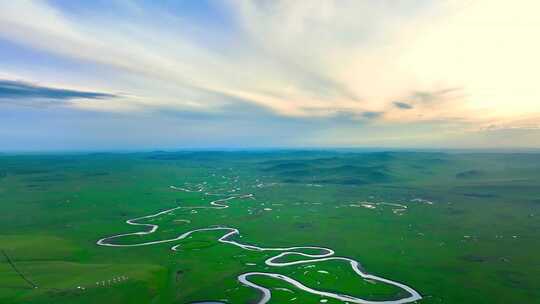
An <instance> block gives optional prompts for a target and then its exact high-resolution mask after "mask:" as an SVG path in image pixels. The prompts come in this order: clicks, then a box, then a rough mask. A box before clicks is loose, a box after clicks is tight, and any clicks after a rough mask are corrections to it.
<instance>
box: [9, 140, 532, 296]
mask: <svg viewBox="0 0 540 304" xmlns="http://www.w3.org/2000/svg"><path fill="white" fill-rule="evenodd" d="M0 205H1V207H2V212H0V226H1V227H2V229H1V231H0V249H1V250H2V255H0V260H1V263H0V303H6V304H8V303H55V304H56V303H193V302H212V303H213V302H216V303H259V302H261V301H263V300H265V299H264V291H265V290H266V291H269V292H270V294H271V298H268V299H266V300H268V303H302V304H304V303H319V302H322V303H331V304H332V303H345V302H348V301H347V300H344V299H343V298H339V297H336V295H342V296H344V297H345V296H348V297H350V299H357V300H358V299H361V300H365V301H372V302H379V301H396V302H399V301H400V300H401V301H403V302H404V303H405V302H407V301H408V300H407V299H410V300H411V301H413V300H416V301H417V302H418V303H425V304H428V303H474V304H477V303H505V304H507V303H540V259H539V258H538V253H539V252H540V242H539V238H540V154H534V153H522V154H517V153H515V154H509V153H506V154H505V153H428V152H370V153H367V152H354V151H353V152H351V151H348V152H347V151H258V152H254V151H251V152H216V151H214V152H159V151H156V152H149V153H116V154H115V153H92V154H82V153H81V154H44V155H37V154H33V155H8V154H4V155H0ZM166 210H169V211H166ZM161 211H165V212H161ZM149 215H153V216H149ZM145 216H149V217H145ZM141 217H143V218H141ZM137 218H139V219H137ZM128 220H132V221H131V222H130V223H126V221H128ZM143 224H144V225H143ZM202 228H211V230H206V231H197V232H193V233H191V234H188V235H184V236H183V237H180V238H179V236H181V235H182V234H185V233H187V232H189V231H193V230H196V229H202ZM232 229H237V232H236V233H232V234H231V235H229V236H228V237H226V238H223V237H224V236H225V235H226V234H227V233H230V232H231V231H232V232H234V230H232ZM150 232H151V233H150ZM119 234H126V235H124V236H117V235H119ZM114 236H117V237H114ZM100 240H101V241H100ZM167 240H170V241H167ZM220 240H221V241H220ZM135 245H136V246H135ZM242 246H244V247H242ZM292 247H317V248H318V247H323V248H328V249H331V250H333V251H334V253H333V254H332V255H330V254H329V252H328V251H325V249H317V248H296V249H290V248H292ZM171 248H173V249H174V250H172V249H171ZM261 248H274V249H275V248H285V249H287V248H289V249H288V250H278V251H272V250H261ZM284 252H290V253H289V254H285V255H282V256H281V257H277V258H274V259H272V258H273V257H276V256H277V255H279V254H281V253H284ZM291 252H292V253H291ZM322 256H328V257H341V258H347V259H350V260H353V261H357V262H358V263H359V264H360V265H359V266H358V269H359V271H360V272H361V273H362V274H369V275H371V276H374V277H368V278H362V277H361V276H360V275H359V274H358V273H357V272H356V271H355V270H354V269H353V267H352V266H351V263H350V260H345V259H326V260H325V259H323V258H321V257H322ZM268 259H270V261H271V262H272V261H273V262H274V263H275V264H276V265H273V264H272V263H268ZM265 261H266V262H265ZM257 273H259V274H257ZM260 273H266V274H268V273H271V274H274V276H273V277H272V276H266V275H261V274H260ZM243 274H252V275H250V276H249V277H247V280H248V281H247V282H246V281H242V280H239V277H241V276H242V275H243ZM283 278H289V279H292V280H294V281H295V282H299V283H301V284H302V286H304V287H306V288H310V290H316V291H321V292H326V293H328V295H321V294H317V293H314V292H309V291H307V290H305V288H299V287H298V286H296V285H294V284H292V283H291V281H287V280H284V279H283ZM378 278H381V279H386V280H388V281H383V280H379V279H378ZM396 284H398V285H396ZM257 286H258V287H257ZM400 286H407V287H410V288H411V289H412V290H414V291H415V292H418V293H419V295H420V296H421V299H419V300H418V299H414V298H411V292H410V291H409V292H408V291H407V290H406V289H404V288H402V287H400ZM354 301H355V300H353V301H352V302H354ZM358 301H360V300H358ZM349 302H350V301H349ZM352 302H350V303H352Z"/></svg>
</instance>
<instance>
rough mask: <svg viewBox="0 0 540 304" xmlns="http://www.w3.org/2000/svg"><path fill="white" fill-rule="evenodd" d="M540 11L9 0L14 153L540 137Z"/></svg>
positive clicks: (399, 4)
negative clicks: (16, 151)
mask: <svg viewBox="0 0 540 304" xmlns="http://www.w3.org/2000/svg"><path fill="white" fill-rule="evenodd" d="M539 10H540V2H538V1H535V0H517V1H506V0H462V1H434V0H433V1H427V0H410V1H390V0H378V1H360V0H351V1H347V0H340V1H323V0H321V1H310V0H305V1H286V0H283V1H277V0H276V1H244V0H238V1H234V0H228V1H227V0H224V1H218V0H216V1H162V2H161V1H160V2H157V1H128V0H115V1H70V0H50V1H25V0H18V1H1V2H0V151H2V150H51V149H53V150H54V149H98V150H99V149H138V148H187V147H189V148H219V147H227V148H242V147H334V146H338V147H396V148H414V147H418V148H524V147H532V148H535V147H536V148H538V147H540V84H539V77H538V73H539V72H540V56H539V55H538V54H540V39H538V37H539V36H540V18H538V16H537V15H538V11H539Z"/></svg>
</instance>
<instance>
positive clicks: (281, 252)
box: [97, 186, 422, 304]
mask: <svg viewBox="0 0 540 304" xmlns="http://www.w3.org/2000/svg"><path fill="white" fill-rule="evenodd" d="M170 188H171V189H173V190H176V191H186V192H201V191H202V190H199V189H197V190H195V191H193V190H190V189H188V188H180V187H175V186H170ZM208 195H210V194H208ZM243 198H253V195H252V194H244V195H232V196H229V197H227V198H223V199H218V200H214V201H212V202H210V206H194V207H186V206H179V207H175V208H171V209H167V210H163V211H159V212H157V213H154V214H150V215H146V216H142V217H137V218H134V219H129V220H127V221H126V223H127V224H129V225H134V226H140V227H144V228H145V230H143V231H139V232H133V233H124V234H117V235H113V236H109V237H105V238H102V239H100V240H98V241H97V245H100V246H108V247H140V246H150V245H155V244H161V243H170V242H177V241H181V240H183V239H185V238H187V237H189V236H190V235H191V234H194V233H197V232H202V231H215V230H221V231H223V232H224V234H223V235H222V236H221V237H220V238H219V239H218V241H219V242H221V243H225V244H229V245H233V246H237V247H240V248H242V249H245V250H251V251H261V252H263V251H265V252H276V255H274V256H272V257H270V258H268V259H266V260H265V264H266V265H267V266H271V267H285V266H291V265H299V264H306V263H317V262H323V261H329V260H341V261H345V262H347V263H349V264H350V266H351V268H352V270H353V271H354V272H355V273H356V274H357V275H358V276H359V277H361V278H362V279H369V280H373V281H378V282H382V283H386V284H389V285H393V286H395V287H398V288H400V289H402V290H405V291H406V292H407V293H408V294H409V296H408V297H406V298H401V299H398V300H388V301H371V300H365V299H362V298H357V297H354V296H350V295H345V294H340V293H334V292H328V291H323V290H317V289H313V288H310V287H308V286H305V285H303V284H302V283H301V282H299V281H297V280H295V279H293V278H290V277H288V276H285V275H282V274H278V273H270V272H246V273H243V274H241V275H239V276H238V281H239V282H240V283H242V284H243V285H245V286H248V287H250V288H253V289H255V290H257V291H259V292H260V294H261V297H260V300H259V302H258V304H265V303H268V302H269V301H270V299H271V297H272V292H271V291H270V289H268V288H266V287H264V286H261V285H257V284H255V283H253V282H252V281H250V277H254V276H266V277H271V278H274V279H278V280H281V281H284V282H287V283H289V284H291V285H293V286H295V287H296V288H298V289H300V290H303V291H305V292H308V293H311V294H314V295H318V296H321V297H327V298H333V299H336V300H340V301H343V302H348V303H358V304H404V303H411V302H414V301H418V300H420V299H422V296H421V295H420V294H419V293H418V292H417V291H416V290H414V289H413V288H411V287H409V286H407V285H405V284H403V283H399V282H396V281H392V280H389V279H385V278H382V277H379V276H376V275H373V274H369V273H366V272H365V271H364V270H363V269H362V267H361V265H360V263H359V262H358V261H356V260H354V259H352V258H348V257H340V256H335V255H334V254H335V253H334V251H333V250H332V249H330V248H325V247H317V246H295V247H268V248H266V247H259V246H255V245H248V244H242V243H239V242H237V241H235V240H234V238H235V237H236V236H239V235H240V231H239V230H238V229H236V228H232V227H225V226H212V227H206V228H199V229H194V230H191V231H187V232H185V233H182V234H180V235H178V236H177V237H174V238H170V239H164V240H157V241H149V242H141V243H134V244H115V243H114V240H115V239H119V238H122V237H125V236H135V235H139V236H140V235H148V234H152V233H154V232H156V231H157V230H158V229H159V226H158V225H155V224H144V223H139V222H138V221H141V220H146V219H151V218H154V217H158V216H161V215H164V214H167V213H171V212H173V211H175V210H178V209H184V210H186V209H187V210H189V209H225V208H228V207H229V205H227V201H229V200H233V199H243ZM179 246H180V244H177V245H174V246H172V247H171V249H172V250H174V251H177V250H178V247H179ZM302 250H318V251H320V253H318V254H307V253H303V252H299V251H302ZM287 256H296V257H298V256H300V257H302V258H303V259H300V260H295V261H292V262H279V259H281V258H284V257H287ZM203 303H218V302H203Z"/></svg>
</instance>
